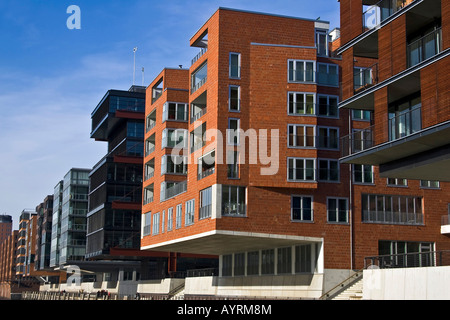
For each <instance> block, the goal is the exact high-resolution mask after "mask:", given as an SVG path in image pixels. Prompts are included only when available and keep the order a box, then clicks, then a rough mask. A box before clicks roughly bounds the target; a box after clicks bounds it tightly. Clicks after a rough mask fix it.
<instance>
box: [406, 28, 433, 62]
mask: <svg viewBox="0 0 450 320" xmlns="http://www.w3.org/2000/svg"><path fill="white" fill-rule="evenodd" d="M441 51H442V28H438V29H436V30H433V31H431V32H430V33H428V34H426V35H425V36H423V37H421V38H419V39H417V40H415V41H413V42H411V43H409V44H408V45H407V47H406V55H407V58H408V67H412V66H415V65H416V64H419V63H421V62H422V61H425V60H427V59H429V58H431V57H433V56H435V55H437V54H438V53H440V52H441Z"/></svg>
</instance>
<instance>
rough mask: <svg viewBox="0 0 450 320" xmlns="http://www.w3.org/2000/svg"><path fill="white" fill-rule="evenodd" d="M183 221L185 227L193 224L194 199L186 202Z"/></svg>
mask: <svg viewBox="0 0 450 320" xmlns="http://www.w3.org/2000/svg"><path fill="white" fill-rule="evenodd" d="M185 210H186V213H185V217H184V218H185V221H184V224H185V225H186V226H189V225H191V224H193V223H194V216H195V199H192V200H189V201H187V202H186V206H185Z"/></svg>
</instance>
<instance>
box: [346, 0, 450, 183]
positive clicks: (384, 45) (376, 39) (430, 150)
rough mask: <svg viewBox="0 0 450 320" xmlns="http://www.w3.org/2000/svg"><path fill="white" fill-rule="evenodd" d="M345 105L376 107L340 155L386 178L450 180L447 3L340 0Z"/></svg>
mask: <svg viewBox="0 0 450 320" xmlns="http://www.w3.org/2000/svg"><path fill="white" fill-rule="evenodd" d="M340 3H341V21H342V26H341V31H342V37H341V39H342V41H341V42H342V43H341V45H342V47H341V48H340V50H339V53H341V54H342V92H343V97H342V98H343V100H342V101H341V103H340V110H344V109H364V110H367V111H370V112H372V113H373V116H372V118H371V119H370V122H367V126H366V127H364V128H355V129H354V130H352V132H350V135H349V136H347V137H345V138H343V140H342V144H341V147H342V155H341V156H342V159H341V162H342V163H350V164H355V165H377V166H379V170H380V175H381V176H382V177H385V178H397V179H421V180H427V181H429V180H434V181H450V170H448V168H449V167H450V104H449V85H448V83H449V80H450V75H449V74H450V68H449V62H450V56H449V55H450V17H449V15H450V3H449V2H448V1H445V0H414V1H413V0H402V1H391V0H383V1H369V0H363V1H361V0H341V1H340Z"/></svg>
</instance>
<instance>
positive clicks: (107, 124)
mask: <svg viewBox="0 0 450 320" xmlns="http://www.w3.org/2000/svg"><path fill="white" fill-rule="evenodd" d="M144 111H145V88H140V87H136V86H133V87H131V88H130V90H128V91H120V90H109V91H108V92H107V93H106V94H105V96H104V97H103V99H102V100H101V101H100V103H99V104H98V106H97V107H96V108H95V110H94V111H93V112H92V115H91V117H92V132H91V138H93V139H95V140H96V141H106V142H107V143H108V153H107V155H106V156H105V157H104V158H103V159H101V160H100V161H99V163H97V164H96V165H95V166H94V168H93V169H92V171H91V173H90V175H89V179H90V193H89V212H88V215H87V217H88V218H87V219H88V232H87V247H86V257H87V258H90V259H99V258H100V259H101V258H104V257H105V255H106V256H109V257H111V256H114V255H123V253H114V250H116V249H120V250H122V251H123V250H124V249H125V250H130V249H131V250H135V251H136V250H139V235H140V222H141V218H140V217H141V202H142V172H143V171H142V170H143V169H142V168H143V165H142V161H143V160H142V159H143V153H144V151H143V150H144Z"/></svg>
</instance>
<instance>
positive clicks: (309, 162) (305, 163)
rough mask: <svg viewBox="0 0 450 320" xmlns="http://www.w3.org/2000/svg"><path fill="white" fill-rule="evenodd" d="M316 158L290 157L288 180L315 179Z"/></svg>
mask: <svg viewBox="0 0 450 320" xmlns="http://www.w3.org/2000/svg"><path fill="white" fill-rule="evenodd" d="M315 166H316V161H315V159H304V158H288V181H300V182H302V181H315V180H316V177H315V171H316V170H315Z"/></svg>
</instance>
